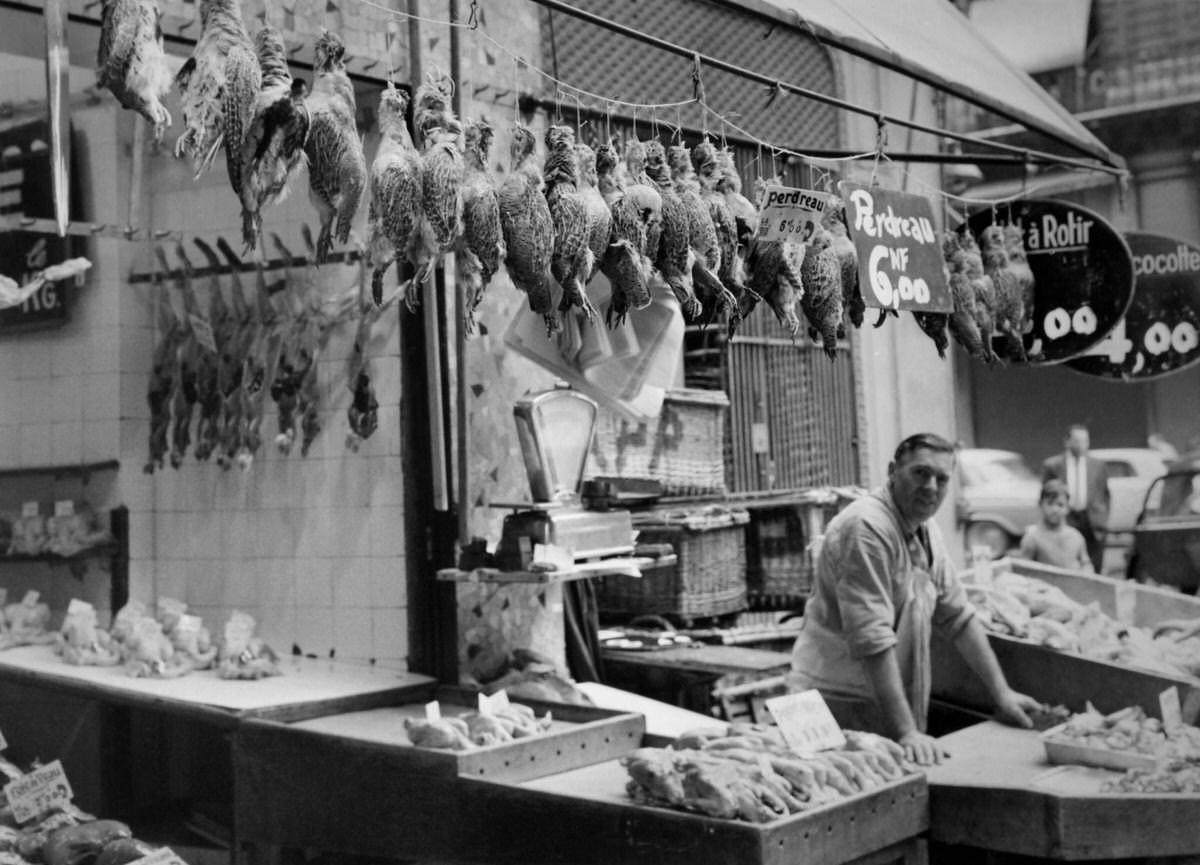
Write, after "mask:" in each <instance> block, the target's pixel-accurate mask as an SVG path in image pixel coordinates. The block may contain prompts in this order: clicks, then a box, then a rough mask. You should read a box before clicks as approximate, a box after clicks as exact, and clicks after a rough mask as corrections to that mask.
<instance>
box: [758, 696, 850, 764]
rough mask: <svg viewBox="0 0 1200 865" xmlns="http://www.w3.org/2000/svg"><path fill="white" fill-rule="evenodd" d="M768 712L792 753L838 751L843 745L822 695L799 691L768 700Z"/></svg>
mask: <svg viewBox="0 0 1200 865" xmlns="http://www.w3.org/2000/svg"><path fill="white" fill-rule="evenodd" d="M766 705H767V711H769V712H770V713H771V717H772V718H774V719H775V723H776V724H778V725H779V732H780V733H782V734H783V738H784V741H786V742H787V743H788V746H789V747H791V749H792V750H793V751H796V752H797V753H800V754H815V753H816V752H817V751H823V750H825V749H826V748H841V747H842V746H843V745H845V744H846V736H845V734H844V733H842V728H841V727H839V726H838V722H837V721H836V720H834V717H833V713H832V712H830V711H829V706H827V705H826V704H825V699H824V698H823V697H822V696H821V692H820V691H817V690H808V691H801V692H800V693H799V694H785V695H783V696H782V697H773V698H772V699H770V700H767V703H766Z"/></svg>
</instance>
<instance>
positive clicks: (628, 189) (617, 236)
mask: <svg viewBox="0 0 1200 865" xmlns="http://www.w3.org/2000/svg"><path fill="white" fill-rule="evenodd" d="M617 166H618V159H617V152H616V150H615V148H613V146H612V145H611V144H602V145H600V147H599V148H598V149H597V151H596V187H597V191H598V192H599V193H600V195H601V197H602V198H603V199H604V202H605V204H607V205H608V208H609V213H610V215H611V217H612V244H611V245H610V246H609V248H608V251H607V253H606V254H605V256H604V258H603V260H601V262H600V267H601V269H602V270H603V271H604V275H605V276H607V277H608V280H609V282H610V283H611V284H612V300H611V301H610V303H609V306H608V310H607V311H606V312H605V321H606V322H607V324H608V326H609V327H615V326H616V325H618V324H620V323H621V322H622V321H624V319H625V316H626V314H627V313H628V311H629V310H630V309H644V308H645V307H646V306H648V305H649V304H650V290H649V287H648V282H649V279H650V270H651V263H650V258H649V257H648V255H649V253H648V249H649V244H650V236H651V234H653V235H654V236H657V235H658V233H659V231H660V230H661V229H660V226H661V224H662V197H661V196H660V195H659V194H658V192H656V191H655V190H654V189H652V188H651V187H649V186H646V185H643V184H634V183H630V184H626V185H625V186H622V185H621V182H620V180H619V178H618V177H617Z"/></svg>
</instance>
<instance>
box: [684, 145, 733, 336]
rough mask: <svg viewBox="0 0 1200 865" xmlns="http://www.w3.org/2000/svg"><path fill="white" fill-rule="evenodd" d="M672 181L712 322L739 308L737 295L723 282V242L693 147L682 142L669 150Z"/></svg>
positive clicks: (695, 281)
mask: <svg viewBox="0 0 1200 865" xmlns="http://www.w3.org/2000/svg"><path fill="white" fill-rule="evenodd" d="M667 161H668V163H669V165H670V168H671V180H672V181H673V182H674V184H675V191H676V193H677V194H678V195H679V200H680V202H682V204H683V209H684V212H685V213H687V220H688V243H689V245H690V246H691V250H692V267H691V274H692V285H693V288H694V290H695V292H696V296H697V298H699V300H700V302H701V304H702V306H703V308H704V311H705V320H706V321H709V322H711V321H712V320H713V319H715V318H716V317H717V316H718V315H720V314H721V313H722V312H724V311H725V310H731V309H734V308H735V307H736V304H737V298H736V297H734V295H733V294H732V293H731V292H730V291H729V289H728V288H726V287H725V285H724V284H723V283H722V282H721V278H720V277H719V276H718V273H719V272H720V269H721V245H720V242H719V240H718V238H717V227H716V225H715V224H714V223H713V218H712V213H711V212H710V210H709V207H708V203H707V202H705V201H704V199H703V198H702V197H701V195H700V181H699V179H698V178H697V177H696V170H695V169H694V168H693V167H692V153H691V150H690V149H689V148H687V147H685V146H684V145H682V144H675V145H672V146H671V147H670V148H669V149H668V150H667Z"/></svg>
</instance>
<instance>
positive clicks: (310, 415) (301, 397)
mask: <svg viewBox="0 0 1200 865" xmlns="http://www.w3.org/2000/svg"><path fill="white" fill-rule="evenodd" d="M319 369H320V367H319V366H318V365H317V364H316V363H315V362H314V363H311V364H309V366H308V371H307V372H306V373H305V375H304V378H303V379H301V381H300V392H299V393H298V394H297V403H296V407H297V409H298V411H299V413H300V456H302V457H306V456H308V452H309V450H310V449H311V448H312V446H313V442H315V441H316V440H317V436H319V435H320V434H321V430H322V429H323V428H324V426H323V424H322V423H321V390H320V378H319V376H318V371H319Z"/></svg>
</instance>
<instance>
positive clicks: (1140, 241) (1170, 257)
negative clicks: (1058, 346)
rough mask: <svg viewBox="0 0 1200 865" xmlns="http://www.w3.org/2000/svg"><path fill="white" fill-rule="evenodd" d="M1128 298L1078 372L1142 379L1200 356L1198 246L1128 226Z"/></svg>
mask: <svg viewBox="0 0 1200 865" xmlns="http://www.w3.org/2000/svg"><path fill="white" fill-rule="evenodd" d="M1125 240H1126V241H1128V243H1129V251H1130V253H1132V255H1133V273H1134V284H1133V300H1132V301H1130V304H1129V308H1128V309H1127V310H1126V311H1125V315H1124V317H1123V318H1121V320H1120V321H1118V322H1117V326H1116V327H1114V328H1113V329H1112V331H1111V332H1110V333H1109V334H1108V336H1106V337H1105V338H1104V339H1102V340H1100V341H1099V342H1098V343H1096V344H1095V345H1093V346H1092V347H1091V348H1089V349H1088V350H1087V351H1086V352H1084V353H1083V354H1082V355H1081V356H1079V357H1077V358H1075V359H1073V360H1071V361H1068V362H1067V366H1068V367H1070V368H1071V369H1073V370H1076V371H1077V372H1082V373H1086V374H1087V375H1094V376H1099V377H1101V378H1113V379H1120V380H1121V381H1145V380H1147V379H1152V378H1159V377H1160V376H1164V375H1168V374H1169V373H1173V372H1178V371H1179V370H1181V369H1186V368H1187V367H1189V366H1192V365H1193V364H1195V363H1196V362H1198V361H1200V247H1198V246H1196V245H1194V244H1191V243H1188V242H1186V241H1183V240H1176V239H1175V238H1172V237H1163V236H1162V235H1158V234H1148V233H1146V232H1144V231H1127V232H1125Z"/></svg>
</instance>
